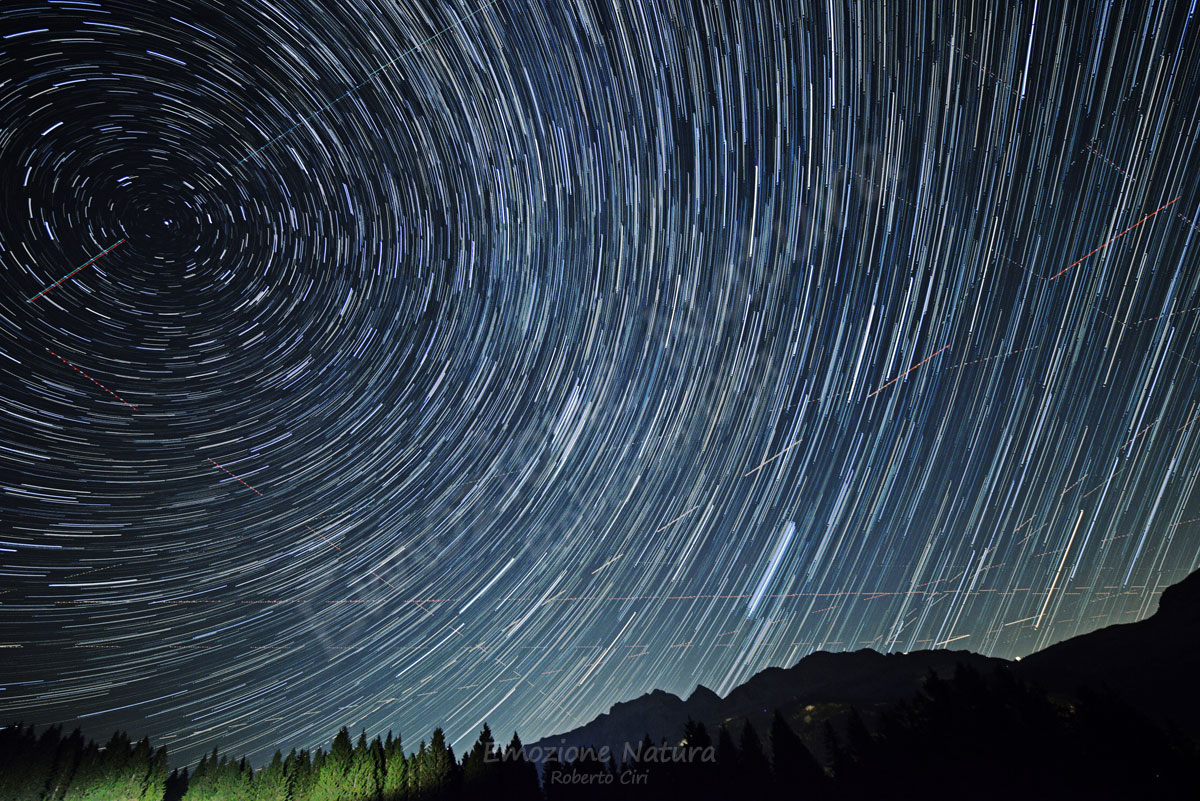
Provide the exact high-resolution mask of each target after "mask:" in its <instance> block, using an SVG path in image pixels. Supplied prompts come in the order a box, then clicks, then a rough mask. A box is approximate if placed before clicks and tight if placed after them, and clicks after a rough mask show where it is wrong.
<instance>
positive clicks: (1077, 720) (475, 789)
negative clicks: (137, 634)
mask: <svg viewBox="0 0 1200 801" xmlns="http://www.w3.org/2000/svg"><path fill="white" fill-rule="evenodd" d="M813 745H814V746H815V747H816V748H817V751H818V753H819V755H820V759H818V758H817V756H814V754H813V753H812V751H810V749H809V747H808V746H806V744H805V742H804V741H803V740H802V739H801V738H800V737H799V736H798V735H797V734H796V732H795V731H794V730H793V729H792V727H791V726H789V725H788V723H787V721H786V720H785V719H784V718H783V716H781V715H780V714H779V713H778V712H776V714H775V717H774V720H773V721H772V723H771V725H770V727H769V730H768V731H767V732H765V737H764V736H760V734H759V732H757V731H756V730H755V729H754V728H753V727H752V726H751V725H750V724H749V723H748V722H746V723H744V724H743V725H741V726H740V727H737V728H736V730H734V731H731V730H729V729H727V728H725V727H721V728H720V729H718V730H717V732H716V733H715V736H713V735H712V734H710V732H708V731H707V730H706V729H705V727H704V725H703V724H701V723H696V722H690V723H688V724H687V726H686V727H685V729H684V731H683V732H681V737H680V738H679V739H678V740H677V741H676V742H675V743H666V742H662V743H657V744H655V743H653V742H651V741H650V739H649V738H645V739H644V740H643V741H642V742H641V743H640V744H634V745H633V746H626V747H625V749H623V751H622V752H621V753H610V752H609V750H608V749H607V748H590V749H574V748H572V749H563V750H561V751H555V750H554V749H544V750H540V751H538V752H537V753H534V751H533V750H529V751H527V750H526V749H525V748H524V747H522V745H521V741H520V739H519V738H518V737H517V735H516V734H514V735H513V738H512V740H511V741H510V742H509V744H508V745H506V746H499V745H497V744H496V742H495V741H494V740H493V738H492V734H491V731H490V729H489V728H488V727H487V725H486V724H485V725H484V727H483V731H482V732H481V733H480V736H479V739H478V740H477V741H476V743H475V744H474V746H473V747H472V748H471V749H470V750H469V751H467V752H466V753H465V754H463V755H462V757H461V758H457V757H456V756H455V754H454V751H453V749H451V748H450V747H449V746H448V745H447V743H446V738H445V736H444V734H443V732H442V730H441V729H437V730H435V731H434V733H433V736H432V738H431V740H430V741H429V742H428V743H425V742H424V741H422V742H421V744H420V746H419V747H418V748H417V750H416V751H414V752H412V753H406V752H405V749H404V748H403V747H402V745H401V742H400V740H399V739H398V738H393V737H392V735H391V734H390V733H389V734H388V736H387V739H386V740H381V739H380V738H378V737H376V738H375V739H374V740H371V741H368V740H367V738H366V735H365V734H361V735H359V737H358V740H357V742H352V740H351V736H350V734H349V732H348V731H347V730H346V729H345V728H343V729H342V730H341V731H339V732H338V734H337V736H336V737H335V738H334V740H333V743H332V745H331V747H330V749H329V750H328V751H325V750H323V749H317V750H315V751H313V752H309V751H299V752H297V751H292V752H291V753H289V754H288V755H287V756H284V755H283V754H281V753H279V752H276V754H275V756H274V758H273V759H272V760H271V761H270V763H268V764H267V765H265V766H263V767H262V768H260V769H259V770H257V771H255V770H252V769H251V767H250V765H249V764H248V763H247V761H246V760H245V759H233V758H230V757H229V756H226V755H221V754H219V753H218V752H217V751H216V750H214V751H213V752H212V753H211V754H209V755H206V756H205V757H204V758H203V759H201V760H200V763H199V765H197V766H196V768H195V770H194V771H193V772H192V773H191V774H190V775H189V773H188V771H187V770H184V771H181V772H172V773H171V774H169V775H168V773H167V760H166V752H165V751H164V750H163V749H161V748H160V749H158V750H157V751H152V750H151V748H150V745H149V743H148V741H146V740H142V741H141V742H138V743H136V744H133V743H131V742H130V741H129V738H128V737H126V736H125V735H123V734H117V735H114V737H113V738H112V739H111V740H110V741H109V742H108V744H107V745H106V746H104V747H103V748H98V747H97V746H95V745H94V744H92V743H85V742H84V740H83V738H82V737H81V736H80V734H79V733H78V732H75V733H73V734H71V735H69V736H67V737H62V736H61V733H60V732H59V730H57V729H49V730H47V731H45V732H43V733H42V734H41V736H35V733H34V731H33V729H32V728H28V729H23V728H19V727H13V728H9V729H7V730H4V731H3V732H2V733H0V799H3V801H493V799H502V800H504V801H604V800H605V799H614V801H615V799H635V800H636V799H645V801H651V800H652V799H653V800H654V801H659V800H662V801H676V800H678V801H728V800H729V799H764V800H767V801H784V800H785V799H788V800H789V801H793V800H795V799H830V800H831V801H833V800H836V801H866V800H867V799H872V801H874V799H894V798H906V799H907V798H914V799H915V798H929V799H955V801H957V799H961V798H973V799H993V798H994V799H1001V798H1003V799H1011V798H1055V799H1085V798H1086V799H1089V801H1091V799H1107V798H1138V799H1142V798H1160V799H1175V798H1179V799H1195V798H1200V753H1198V750H1197V746H1196V743H1195V741H1193V740H1192V739H1190V738H1188V737H1186V736H1184V735H1182V734H1180V733H1178V732H1176V731H1168V730H1164V729H1163V728H1161V727H1159V726H1158V725H1156V724H1154V723H1153V722H1151V721H1149V720H1147V719H1146V718H1144V717H1142V716H1141V715H1139V714H1137V713H1135V712H1134V711H1133V710H1131V709H1130V708H1128V707H1127V706H1125V705H1124V704H1122V703H1120V702H1119V701H1117V700H1116V699H1114V698H1111V697H1103V696H1099V695H1096V694H1092V693H1088V692H1086V691H1081V692H1080V693H1079V694H1078V695H1077V697H1075V698H1073V699H1070V700H1057V699H1051V698H1049V697H1048V696H1047V695H1046V694H1045V693H1043V692H1041V691H1040V690H1038V689H1036V688H1034V687H1031V686H1029V685H1027V684H1024V683H1022V682H1020V681H1018V680H1017V679H1015V678H1014V677H1013V676H1012V675H1011V674H1010V673H1008V672H1007V671H1001V672H998V673H997V674H995V675H994V676H990V677H984V676H981V675H980V674H979V673H977V672H974V671H972V670H970V669H965V668H960V669H959V671H958V672H957V673H956V675H955V676H954V678H953V679H948V680H946V679H939V678H938V677H936V676H934V675H932V674H931V675H930V677H929V678H928V679H927V681H926V683H925V686H924V689H923V691H922V692H921V693H919V694H918V695H917V696H916V697H915V698H914V699H913V700H912V701H910V702H908V703H905V704H901V705H898V706H895V707H893V708H891V709H889V710H887V711H885V712H884V713H883V714H882V715H881V716H879V717H878V719H874V718H873V724H872V725H871V726H870V727H868V725H867V724H866V723H865V722H864V720H863V718H862V717H861V716H860V715H859V714H858V713H857V712H854V711H852V712H851V714H850V715H849V718H848V719H847V720H846V721H844V722H841V723H839V725H838V726H836V727H835V726H833V725H831V724H829V723H826V725H825V730H824V737H823V738H822V741H821V742H819V743H814V744H813ZM538 764H540V765H541V769H540V772H539V769H538V766H537V765H538ZM539 775H540V779H541V781H540V782H539Z"/></svg>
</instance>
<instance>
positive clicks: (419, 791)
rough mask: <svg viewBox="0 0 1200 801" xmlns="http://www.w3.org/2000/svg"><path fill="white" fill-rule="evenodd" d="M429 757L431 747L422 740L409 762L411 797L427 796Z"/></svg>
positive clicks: (409, 792) (409, 791) (409, 790)
mask: <svg viewBox="0 0 1200 801" xmlns="http://www.w3.org/2000/svg"><path fill="white" fill-rule="evenodd" d="M428 759H429V748H428V747H427V746H426V745H425V741H424V740H422V741H421V744H420V745H419V746H418V747H417V753H415V754H413V756H412V759H411V760H409V763H408V795H409V798H424V797H425V762H426V760H428Z"/></svg>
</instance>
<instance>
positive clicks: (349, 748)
mask: <svg viewBox="0 0 1200 801" xmlns="http://www.w3.org/2000/svg"><path fill="white" fill-rule="evenodd" d="M353 761H354V746H353V745H352V744H351V742H350V732H349V731H348V730H347V729H346V727H345V726H343V727H342V728H341V729H339V730H338V733H337V735H336V736H334V738H333V744H332V745H331V746H330V748H329V753H328V754H327V755H326V756H325V759H324V761H323V764H322V765H321V767H320V768H319V769H315V770H314V773H315V774H316V777H315V781H314V782H313V788H312V794H311V795H310V801H355V799H354V798H353V794H352V792H351V791H350V768H351V765H352V763H353Z"/></svg>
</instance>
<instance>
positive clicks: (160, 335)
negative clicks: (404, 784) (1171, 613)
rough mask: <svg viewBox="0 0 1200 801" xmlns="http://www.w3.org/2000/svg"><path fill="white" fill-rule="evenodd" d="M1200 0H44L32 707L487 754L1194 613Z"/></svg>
mask: <svg viewBox="0 0 1200 801" xmlns="http://www.w3.org/2000/svg"><path fill="white" fill-rule="evenodd" d="M1039 3H1040V5H1039ZM1192 12H1193V9H1192V8H1189V5H1188V3H1187V2H1183V3H1167V4H1161V3H1154V4H1148V3H1125V4H1122V3H1113V4H1096V5H1091V4H1071V3H1067V4H1063V3H1050V2H1046V0H1038V2H1034V3H1022V4H1020V5H1019V6H1016V5H1014V6H1012V7H1009V4H1007V3H993V4H982V3H965V2H964V3H959V4H958V6H957V8H954V7H953V6H952V5H949V4H948V5H946V6H944V7H938V8H935V7H932V6H928V7H925V8H924V9H923V10H920V11H917V10H916V8H915V4H909V3H898V4H892V5H884V4H882V3H866V4H855V5H853V6H846V5H842V4H841V3H835V4H833V5H830V6H825V5H816V4H810V3H800V2H795V1H794V0H778V2H771V0H761V1H760V0H731V2H720V3H716V2H691V3H689V2H684V1H683V0H662V1H661V2H659V1H658V0H644V1H643V0H612V1H610V0H578V1H577V0H563V1H562V2H560V1H559V0H554V2H542V0H496V2H494V3H493V4H491V5H487V6H484V5H482V4H481V3H479V2H474V3H472V2H467V1H466V0H447V2H439V3H430V4H427V7H421V6H419V5H415V4H413V3H410V2H408V0H399V2H384V1H383V0H365V1H363V2H355V3H343V2H331V1H330V0H310V1H309V2H302V1H300V0H270V2H263V1H262V0H255V1H254V2H236V3H235V2H230V3H217V2H209V3H205V2H191V1H190V0H180V1H179V2H166V1H165V0H158V1H157V2H142V1H141V0H119V1H118V0H112V1H110V0H95V1H94V2H84V0H51V1H50V2H29V1H28V0H7V2H5V4H4V6H3V7H2V8H0V36H2V37H3V38H0V123H2V125H0V186H3V192H0V204H2V205H3V214H2V215H0V270H2V275H3V284H4V285H3V292H2V293H0V357H2V358H0V498H2V504H0V515H2V520H0V522H2V527H0V718H2V719H3V722H6V723H8V722H16V721H17V720H23V721H25V722H26V723H37V724H49V723H56V722H57V723H62V724H63V725H64V727H66V728H67V729H71V728H74V727H75V726H81V727H83V729H84V731H85V733H87V734H89V735H91V736H96V737H102V738H103V737H107V735H108V734H109V733H111V732H112V730H113V729H115V728H123V729H127V730H128V731H129V733H130V734H131V735H132V736H134V737H141V736H144V735H149V736H151V737H152V739H153V741H154V742H155V744H156V745H157V744H165V745H167V747H168V748H169V749H170V750H171V752H172V761H173V762H175V763H180V762H181V761H182V760H191V759H195V758H197V757H198V756H199V755H200V753H201V752H202V751H205V750H210V749H211V748H212V746H213V745H214V744H217V745H220V746H221V748H222V750H225V749H229V750H231V751H233V752H234V753H237V754H240V753H246V754H249V755H250V756H251V758H252V760H254V761H255V762H256V764H257V762H258V761H260V760H262V759H263V758H264V756H267V755H269V754H270V753H271V752H272V751H274V749H275V748H276V747H281V748H283V749H284V750H285V752H286V750H287V749H288V748H291V747H297V748H299V747H312V746H316V745H318V744H322V743H328V741H329V739H330V737H331V736H332V735H333V733H334V732H335V731H336V730H337V728H338V727H340V726H343V725H344V726H348V727H349V728H350V729H351V730H352V731H354V732H357V731H358V730H360V729H365V730H366V732H367V734H368V736H374V735H375V734H379V733H384V732H386V731H387V730H388V729H391V730H392V731H394V732H400V733H402V734H403V736H404V738H405V741H406V743H407V744H408V745H409V746H410V747H415V745H416V743H417V741H418V740H420V739H421V738H423V737H428V736H429V733H430V731H431V730H432V729H433V728H434V727H435V726H438V725H441V726H444V727H445V729H446V731H447V735H448V740H449V741H450V742H451V744H452V745H454V747H455V749H456V750H461V749H462V748H463V747H464V746H466V745H468V744H469V742H470V741H473V740H474V738H475V735H476V733H477V731H478V728H479V726H480V724H482V722H483V721H485V720H486V721H488V722H489V723H490V724H491V726H492V728H493V730H495V731H497V732H498V736H501V738H502V739H507V737H508V736H509V735H510V734H511V731H512V730H513V729H516V730H519V731H520V733H521V735H522V737H523V738H524V739H525V740H526V741H529V740H531V739H534V738H536V737H539V736H542V735H546V734H550V733H553V732H555V731H562V730H566V729H570V728H574V727H576V726H578V725H581V724H582V723H583V722H586V721H587V720H590V719H591V718H592V717H593V716H595V715H596V714H598V713H600V712H603V711H606V710H607V709H608V707H609V706H610V705H612V704H613V703H615V702H617V701H620V700H625V699H628V698H631V697H634V696H636V695H639V694H641V693H644V692H647V691H649V690H652V689H655V688H662V689H666V690H669V691H673V692H677V693H684V694H686V693H688V692H690V690H691V689H692V688H693V687H694V686H695V685H696V683H697V682H699V683H703V684H705V685H706V686H708V687H711V688H712V689H714V690H716V691H717V692H721V693H723V692H725V691H728V690H729V689H730V688H732V687H733V686H735V685H737V684H738V683H740V682H742V681H744V680H745V679H747V678H748V677H749V676H751V675H752V674H754V673H755V672H757V671H759V670H761V669H763V668H765V667H768V666H783V665H791V664H793V663H795V662H796V661H798V660H799V659H800V658H802V657H803V656H805V655H806V654H809V653H812V652H813V651H816V650H821V649H824V650H834V651H840V650H852V649H859V648H866V647H870V648H874V649H877V650H880V651H907V650H915V649H922V648H933V647H951V648H956V649H958V648H961V649H969V650H972V651H977V652H980V653H984V654H990V655H996V656H1002V657H1016V656H1021V655H1024V654H1028V653H1030V652H1032V651H1034V650H1037V649H1039V648H1042V647H1045V646H1046V645H1048V644H1050V643H1053V642H1056V641H1059V640H1062V639H1065V638H1067V637H1070V636H1073V635H1076V634H1079V633H1082V632H1086V631H1090V630H1092V629H1095V628H1097V627H1101V626H1105V625H1109V624H1114V623H1125V622H1131V621H1134V620H1137V619H1140V618H1142V617H1145V616H1147V615H1149V614H1150V613H1152V612H1153V610H1154V609H1155V607H1156V604H1157V599H1158V596H1159V594H1160V592H1161V591H1162V589H1163V588H1164V587H1165V586H1168V585H1170V584H1172V583H1174V582H1176V581H1178V580H1180V579H1182V578H1183V577H1184V576H1185V575H1187V574H1188V573H1189V572H1190V571H1191V570H1193V569H1194V568H1195V567H1196V566H1197V565H1198V564H1200V493H1198V492H1197V487H1196V484H1197V479H1198V477H1200V394H1198V390H1200V339H1198V336H1197V334H1198V330H1200V328H1198V327H1200V269H1198V268H1197V255H1196V253H1197V247H1198V246H1200V174H1198V171H1200V108H1198V102H1197V97H1198V96H1200V95H1198V91H1200V35H1198V32H1197V26H1198V25H1200V20H1197V19H1194V18H1193V13H1192ZM72 271H74V272H73V273H72ZM68 275H69V276H70V277H66V276H68ZM64 277H66V278H65V280H60V279H64Z"/></svg>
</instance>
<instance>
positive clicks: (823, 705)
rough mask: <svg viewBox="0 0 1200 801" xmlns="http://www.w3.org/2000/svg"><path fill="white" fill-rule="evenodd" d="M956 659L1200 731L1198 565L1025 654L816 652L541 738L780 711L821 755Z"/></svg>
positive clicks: (619, 733) (577, 739)
mask: <svg viewBox="0 0 1200 801" xmlns="http://www.w3.org/2000/svg"><path fill="white" fill-rule="evenodd" d="M959 664H962V665H964V666H966V667H968V668H972V669H974V670H976V671H978V672H979V673H981V674H990V673H993V672H994V671H995V670H997V669H1003V670H1007V671H1011V672H1012V673H1014V674H1015V675H1016V676H1018V677H1020V678H1023V679H1025V680H1027V681H1030V682H1033V683H1035V684H1037V685H1039V686H1041V687H1043V688H1045V689H1046V690H1048V691H1050V692H1052V693H1055V694H1058V695H1066V696H1074V695H1076V694H1077V693H1078V691H1079V690H1080V689H1081V688H1088V689H1090V690H1092V691H1093V692H1097V693H1101V694H1104V693H1111V694H1113V695H1115V696H1118V697H1120V698H1122V699H1123V700H1125V701H1126V702H1127V703H1128V704H1129V705H1130V706H1132V707H1134V708H1135V709H1137V710H1138V711H1139V712H1141V713H1142V714H1144V715H1146V716H1148V717H1150V718H1151V719H1153V720H1155V721H1157V722H1159V723H1171V724H1173V725H1174V726H1176V727H1178V728H1179V729H1180V730H1182V731H1184V732H1187V733H1189V734H1191V735H1192V736H1195V737H1200V692H1198V691H1197V689H1196V677H1197V676H1200V571H1198V572H1196V573H1193V574H1191V575H1190V576H1188V577H1187V578H1186V579H1184V580H1183V581H1181V582H1180V583H1178V584H1176V585H1174V586H1172V587H1169V588H1167V589H1166V590H1165V591H1164V592H1163V594H1162V596H1161V598H1160V600H1159V606H1158V610H1157V612H1155V614H1153V615H1152V616H1151V617H1148V618H1146V619H1145V620H1142V621H1140V622H1137V623H1128V624H1120V625H1114V626H1109V627H1107V628H1103V629H1098V630H1096V631H1093V632H1091V633H1089V634H1084V635H1080V636H1078V637H1074V638H1071V639H1069V640H1065V641H1063V642H1060V643H1058V644H1056V645H1053V646H1050V647H1049V648H1046V649H1045V650H1043V651H1040V652H1037V653H1034V654H1031V655H1030V656H1027V657H1025V658H1024V659H1022V660H1020V661H1015V662H1014V661H1009V660H1005V659H998V658H993V657H987V656H982V655H980V654H975V653H972V652H970V651H946V650H930V651H913V652H910V653H891V654H881V653H879V652H877V651H873V650H869V649H867V650H860V651H847V652H839V653H830V652H826V651H818V652H816V653H813V654H810V655H809V656H806V657H805V658H803V659H801V660H800V661H799V662H797V663H796V664H795V665H793V666H792V667H790V668H767V669H765V670H763V671H761V672H760V673H757V674H755V675H754V676H753V677H751V678H750V679H749V680H748V681H746V682H745V683H744V684H742V685H740V686H738V687H736V688H734V689H733V690H731V691H730V692H729V693H728V694H727V695H726V696H725V697H724V698H722V697H721V696H719V695H717V694H716V693H715V692H713V691H712V690H710V689H708V688H707V687H704V686H703V685H698V686H697V687H696V689H695V690H694V691H693V692H692V693H691V695H689V696H688V697H687V699H686V700H685V699H682V698H680V697H679V696H677V695H674V694H672V693H668V692H665V691H663V690H655V691H654V692H651V693H647V694H646V695H643V696H641V697H639V698H635V699H633V700H630V701H623V702H621V703H617V704H615V705H614V706H613V707H612V708H611V709H610V710H609V711H608V712H607V713H605V714H601V715H599V716H598V717H596V718H595V719H594V720H592V721H591V722H589V723H587V724H586V725H584V726H581V727H579V728H576V729H572V730H570V731H567V732H563V733H561V734H556V735H552V736H549V737H545V738H543V739H541V740H539V741H537V742H536V743H533V744H532V745H535V746H539V747H541V748H542V749H545V748H547V747H551V746H556V747H560V748H562V747H570V746H575V747H580V748H582V747H587V746H595V747H597V748H599V747H601V746H608V748H609V749H610V750H611V751H612V753H614V754H615V755H617V756H618V757H619V756H620V755H621V753H622V752H623V749H624V748H625V747H626V743H628V744H629V747H631V748H636V747H637V744H638V743H639V742H641V740H642V738H643V737H644V736H645V735H647V734H648V735H649V736H650V739H651V740H652V741H653V742H655V743H659V742H661V741H663V740H666V741H667V742H668V743H669V744H675V741H677V740H678V739H679V736H680V732H682V731H683V727H684V724H685V723H686V722H687V721H688V720H689V719H691V720H694V721H698V722H701V723H703V724H704V725H705V726H706V728H707V729H708V730H709V731H710V732H715V731H716V730H717V728H718V727H719V726H722V725H724V726H727V727H729V728H730V729H731V730H733V731H737V730H739V729H740V727H741V726H742V724H743V723H744V722H745V721H747V720H748V721H749V722H750V723H751V724H752V725H753V726H754V727H755V728H756V729H758V730H760V731H765V730H766V729H767V727H768V726H769V722H770V719H771V716H772V714H773V713H774V711H775V710H776V709H778V710H779V711H780V712H781V713H782V714H783V716H784V718H785V719H786V720H787V721H788V722H789V723H790V724H791V725H792V726H793V727H794V728H795V729H796V730H797V732H798V733H800V735H801V736H802V737H804V739H805V740H806V741H807V742H808V743H809V744H810V746H815V750H816V751H818V752H819V751H820V750H821V747H820V739H821V727H822V726H823V725H824V724H825V722H826V721H829V722H831V723H833V724H834V725H835V726H839V725H840V722H841V721H844V720H845V718H846V716H847V714H848V713H849V711H850V708H851V707H855V708H857V709H859V710H860V711H861V712H862V713H863V716H864V718H865V719H866V720H867V721H868V723H870V722H871V718H872V717H873V714H872V713H873V710H882V709H884V708H886V707H887V706H889V705H891V704H894V703H896V702H900V701H905V700H907V699H909V698H911V697H912V696H913V695H914V693H916V692H917V691H918V690H920V688H921V686H922V683H923V682H924V680H925V679H926V678H927V677H928V675H929V674H930V673H931V672H932V673H934V674H936V675H938V676H939V677H941V678H949V677H951V676H953V674H954V671H955V667H956V666H957V665H959Z"/></svg>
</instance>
